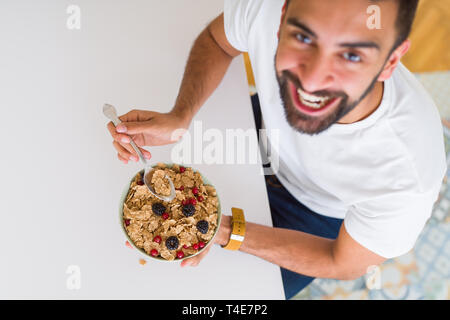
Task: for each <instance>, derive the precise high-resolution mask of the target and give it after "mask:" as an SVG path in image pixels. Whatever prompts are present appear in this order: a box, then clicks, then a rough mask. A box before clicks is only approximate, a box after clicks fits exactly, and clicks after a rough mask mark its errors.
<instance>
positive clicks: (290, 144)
mask: <svg viewBox="0 0 450 320" xmlns="http://www.w3.org/2000/svg"><path fill="white" fill-rule="evenodd" d="M372 5H376V6H377V8H379V12H380V13H381V16H380V18H381V28H375V29H374V28H369V27H368V24H367V21H368V19H369V15H368V14H367V12H368V10H367V9H368V8H369V6H372ZM416 7H417V1H413V0H379V1H371V0H320V1H317V0H290V1H286V2H285V1H284V0H272V1H260V0H225V9H224V13H223V14H221V15H219V16H218V17H217V18H216V19H215V20H214V21H213V22H212V23H211V24H210V25H209V26H208V27H207V28H206V29H205V30H204V31H203V32H202V33H201V34H200V36H199V37H198V38H197V40H196V41H195V44H194V46H193V48H192V51H191V54H190V57H189V59H188V63H187V66H186V71H185V75H184V78H183V81H182V84H181V88H180V91H179V95H178V97H177V100H176V103H175V106H174V108H173V109H172V111H171V112H169V113H166V114H161V113H156V112H152V111H139V110H133V111H131V112H129V113H127V114H125V115H123V116H122V117H121V120H122V121H124V123H123V125H120V126H118V127H117V128H114V126H113V125H112V124H111V123H110V124H108V128H109V131H110V132H111V135H112V136H113V137H114V142H113V143H114V147H115V148H116V150H117V152H118V157H119V159H120V160H122V161H123V162H125V163H127V162H128V161H129V160H130V159H134V160H136V161H137V155H136V154H135V153H134V152H133V150H132V148H131V147H130V145H129V144H128V142H129V137H128V136H131V137H132V138H133V139H134V140H135V141H136V142H137V144H138V145H140V146H153V145H162V144H168V143H173V142H174V141H171V140H170V137H171V133H172V132H173V130H175V129H177V128H188V127H189V124H190V122H191V120H192V118H193V117H194V115H195V114H196V112H197V111H198V110H199V108H200V107H201V106H202V105H203V103H204V102H205V101H206V99H207V98H208V97H209V96H210V94H211V93H212V92H213V91H214V89H215V88H216V87H217V86H218V85H219V83H220V81H221V79H222V77H223V76H224V74H225V72H226V70H227V68H228V66H229V64H230V62H231V60H232V59H233V58H234V57H236V56H238V55H239V54H241V52H244V51H246V52H248V53H249V56H250V59H251V61H252V65H253V69H254V74H255V80H256V86H257V91H258V96H259V100H260V102H261V106H260V107H261V114H262V125H263V126H264V127H265V128H267V129H279V130H280V145H279V148H278V150H279V151H278V153H279V159H280V168H279V171H278V172H277V174H276V177H275V176H273V177H267V179H266V180H267V190H268V195H269V201H270V207H271V213H272V220H273V224H274V228H271V227H267V226H262V225H257V224H253V223H247V230H246V235H245V240H244V241H243V243H242V245H241V247H240V250H241V251H243V252H246V253H250V254H253V255H256V256H258V257H261V258H262V259H265V260H267V261H269V262H272V263H275V264H277V265H279V266H280V267H281V272H282V278H283V284H284V288H285V294H286V298H287V299H289V298H291V297H292V296H293V295H295V294H296V293H297V292H298V291H300V290H301V289H302V288H304V287H305V286H306V285H307V284H309V283H310V282H311V281H312V280H313V279H314V277H320V278H333V279H354V278H357V277H360V276H362V275H364V274H365V273H366V271H367V269H368V267H369V266H372V265H379V264H381V263H382V262H383V261H385V260H386V259H388V258H392V257H396V256H399V255H402V254H404V253H406V252H408V251H409V250H410V249H411V248H412V247H413V246H414V243H415V241H416V239H417V237H418V235H419V234H420V232H421V230H422V229H423V227H424V225H425V223H426V221H427V219H428V218H429V216H430V214H431V211H432V206H433V203H434V201H435V200H436V199H437V196H438V193H439V189H440V186H441V182H442V179H443V177H444V175H445V172H446V162H445V152H444V142H443V133H442V126H441V123H440V119H439V115H438V113H437V109H436V107H435V106H434V104H433V102H432V100H431V99H430V97H429V96H428V95H427V93H426V92H425V90H424V89H423V88H422V87H421V86H420V84H419V83H418V81H416V79H415V78H414V76H413V75H412V74H411V73H410V72H409V71H408V70H407V69H406V68H405V67H404V66H403V65H401V64H400V58H401V57H402V56H403V55H404V54H405V53H406V52H407V51H408V48H409V46H410V42H409V40H407V36H408V34H409V31H410V28H411V24H412V21H413V17H414V13H415V11H416ZM280 18H281V19H280ZM280 21H281V23H280ZM256 111H257V110H256ZM224 112H226V111H224ZM142 150H143V152H144V154H145V156H146V157H148V158H150V153H149V152H148V151H146V150H144V149H142ZM230 229H231V224H230V216H224V219H223V221H222V224H221V226H220V230H219V233H218V236H217V237H216V242H217V243H218V244H221V245H225V244H227V242H228V241H229V239H230V233H231V230H230ZM205 254H206V252H205V253H203V254H201V255H199V256H196V257H193V258H191V259H189V260H185V261H183V263H182V265H183V266H184V265H197V264H198V263H199V262H200V260H201V259H202V258H203V257H204V256H205Z"/></svg>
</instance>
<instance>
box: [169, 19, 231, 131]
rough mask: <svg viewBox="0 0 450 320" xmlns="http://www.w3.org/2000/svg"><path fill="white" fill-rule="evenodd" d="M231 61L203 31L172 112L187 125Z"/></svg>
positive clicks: (212, 90) (210, 36)
mask: <svg viewBox="0 0 450 320" xmlns="http://www.w3.org/2000/svg"><path fill="white" fill-rule="evenodd" d="M232 59H233V58H232V57H231V56H230V55H228V54H227V53H226V52H225V51H224V50H223V49H222V48H221V47H220V46H219V45H218V44H217V43H216V42H215V40H214V38H213V37H212V35H211V33H210V31H209V29H208V28H206V29H205V30H204V31H203V32H202V33H201V34H200V35H199V36H198V38H197V39H196V41H195V42H194V45H193V47H192V49H191V52H190V54H189V58H188V61H187V64H186V68H185V72H184V75H183V80H182V82H181V86H180V90H179V93H178V97H177V99H176V102H175V106H174V108H173V110H172V112H173V113H176V114H178V115H180V116H181V117H183V119H185V120H187V122H189V123H190V122H191V120H192V118H193V117H194V115H195V114H196V113H197V111H198V110H199V109H200V108H201V106H202V105H203V104H204V103H205V101H206V100H207V99H208V98H209V96H210V95H211V94H212V93H213V92H214V90H215V89H216V88H217V87H218V86H219V84H220V82H221V81H222V79H223V77H224V75H225V73H226V71H227V69H228V67H229V65H230V63H231V61H232Z"/></svg>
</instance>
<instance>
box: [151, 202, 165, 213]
mask: <svg viewBox="0 0 450 320" xmlns="http://www.w3.org/2000/svg"><path fill="white" fill-rule="evenodd" d="M152 210H153V213H154V214H156V215H157V216H161V215H162V214H163V213H164V212H166V207H165V206H164V205H163V204H162V203H159V202H157V203H154V204H152Z"/></svg>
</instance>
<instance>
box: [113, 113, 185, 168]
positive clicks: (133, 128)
mask: <svg viewBox="0 0 450 320" xmlns="http://www.w3.org/2000/svg"><path fill="white" fill-rule="evenodd" d="M119 119H120V120H121V121H122V123H121V124H119V125H118V126H117V127H115V126H114V124H113V123H112V122H109V123H108V126H107V127H108V130H109V132H110V134H111V136H112V137H113V139H114V141H113V146H114V148H115V149H116V150H117V156H118V158H119V160H121V161H122V162H123V163H125V164H126V163H128V161H130V160H134V161H139V157H138V155H137V153H136V152H135V151H134V150H133V147H132V146H131V144H130V138H131V139H133V141H134V143H135V144H136V145H137V146H138V147H139V149H140V150H141V152H142V154H143V155H144V157H145V158H147V159H150V158H151V154H150V152H148V151H147V150H145V149H143V148H141V147H143V146H161V145H166V144H171V143H175V142H176V141H178V140H179V139H180V138H181V135H177V136H173V132H174V131H175V130H177V129H185V130H187V129H188V127H189V123H190V121H189V120H186V119H185V118H183V117H181V116H180V115H178V114H176V113H173V112H169V113H159V112H154V111H144V110H132V111H130V112H128V113H126V114H124V115H122V116H120V117H119Z"/></svg>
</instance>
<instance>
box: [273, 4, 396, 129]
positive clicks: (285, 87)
mask: <svg viewBox="0 0 450 320" xmlns="http://www.w3.org/2000/svg"><path fill="white" fill-rule="evenodd" d="M373 4H376V5H378V6H379V8H380V9H381V10H380V13H381V16H380V17H381V29H369V27H367V21H368V19H369V17H370V14H368V13H367V9H368V7H369V6H370V5H373ZM397 10H398V4H397V1H393V0H384V1H377V2H373V1H369V0H320V1H317V0H291V1H290V3H289V7H288V9H287V11H286V14H285V17H284V19H283V21H282V25H281V27H280V39H279V44H278V49H277V53H276V56H275V70H276V74H277V80H278V83H279V85H280V95H281V98H282V101H283V104H284V108H285V113H286V118H287V120H288V122H289V124H290V125H291V126H292V127H293V128H294V129H296V130H298V131H299V132H303V133H307V134H317V133H319V132H322V131H324V130H325V129H327V128H328V127H330V126H331V125H332V124H333V123H335V122H337V121H339V120H340V119H341V118H342V117H344V116H345V115H347V114H348V113H349V112H350V111H352V110H353V109H354V108H355V107H357V106H359V105H363V103H360V102H361V101H362V102H364V101H366V100H367V99H366V98H367V97H369V96H370V94H371V92H372V89H373V87H374V85H375V84H376V82H377V79H378V76H379V74H380V72H381V71H382V69H383V67H384V65H385V63H386V60H387V58H388V57H389V55H390V52H391V49H392V47H393V45H394V42H395V39H396V36H397V31H396V27H395V21H396V17H397ZM365 99H366V100H365Z"/></svg>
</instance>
